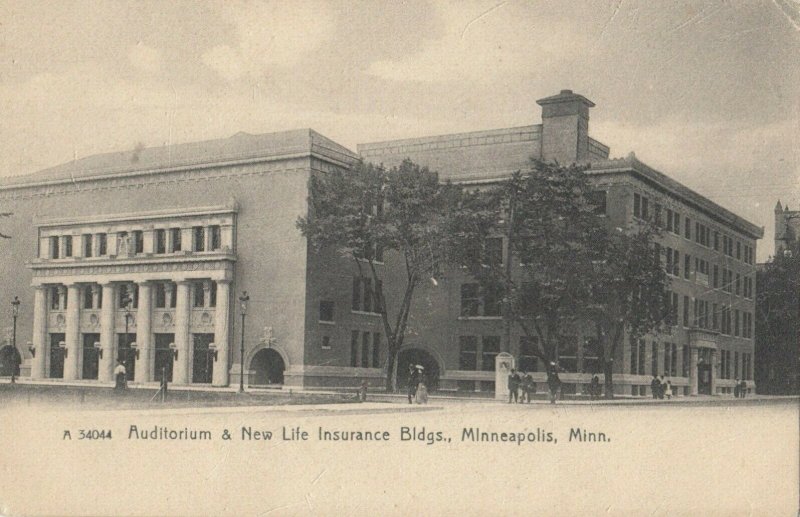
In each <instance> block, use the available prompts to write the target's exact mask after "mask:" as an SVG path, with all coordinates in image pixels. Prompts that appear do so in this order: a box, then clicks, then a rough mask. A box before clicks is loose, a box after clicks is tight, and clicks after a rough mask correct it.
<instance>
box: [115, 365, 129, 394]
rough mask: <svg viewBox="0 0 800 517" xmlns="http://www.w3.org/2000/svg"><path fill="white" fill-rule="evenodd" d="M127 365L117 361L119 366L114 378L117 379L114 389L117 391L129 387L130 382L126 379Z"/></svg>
mask: <svg viewBox="0 0 800 517" xmlns="http://www.w3.org/2000/svg"><path fill="white" fill-rule="evenodd" d="M125 375H126V373H125V365H124V364H122V361H117V366H116V368H114V378H115V379H116V384H115V385H114V389H116V390H124V389H125V388H127V387H128V381H127V379H126V377H125Z"/></svg>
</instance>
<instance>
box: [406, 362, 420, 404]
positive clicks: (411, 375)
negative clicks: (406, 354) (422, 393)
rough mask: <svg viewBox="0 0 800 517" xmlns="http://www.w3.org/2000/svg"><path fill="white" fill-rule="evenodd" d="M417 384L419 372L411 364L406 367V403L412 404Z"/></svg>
mask: <svg viewBox="0 0 800 517" xmlns="http://www.w3.org/2000/svg"><path fill="white" fill-rule="evenodd" d="M418 383H419V371H418V370H417V369H416V368H415V367H414V365H413V364H409V365H408V403H409V404H411V403H413V402H414V397H415V396H416V394H417V384H418Z"/></svg>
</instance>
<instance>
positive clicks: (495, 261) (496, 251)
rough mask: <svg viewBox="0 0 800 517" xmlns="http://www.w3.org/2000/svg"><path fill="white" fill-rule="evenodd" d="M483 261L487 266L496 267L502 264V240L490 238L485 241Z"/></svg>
mask: <svg viewBox="0 0 800 517" xmlns="http://www.w3.org/2000/svg"><path fill="white" fill-rule="evenodd" d="M485 246H486V251H485V253H486V254H485V260H486V263H487V264H488V265H493V266H498V265H500V264H502V263H503V239H502V238H500V237H492V238H490V239H486V243H485Z"/></svg>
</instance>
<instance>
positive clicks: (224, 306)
mask: <svg viewBox="0 0 800 517" xmlns="http://www.w3.org/2000/svg"><path fill="white" fill-rule="evenodd" d="M230 288H231V281H230V280H218V281H217V308H216V310H215V316H214V344H216V345H217V361H216V362H215V363H214V378H213V379H212V384H213V385H214V386H227V385H228V382H229V381H228V369H229V366H228V360H229V359H228V358H229V357H230V354H229V352H230V350H229V348H230V341H229V338H230V327H229V323H230Z"/></svg>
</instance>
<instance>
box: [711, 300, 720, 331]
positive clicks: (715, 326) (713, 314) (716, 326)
mask: <svg viewBox="0 0 800 517" xmlns="http://www.w3.org/2000/svg"><path fill="white" fill-rule="evenodd" d="M711 308H712V311H711V329H712V330H719V319H718V316H717V304H716V303H715V304H713V305H712V306H711Z"/></svg>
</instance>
